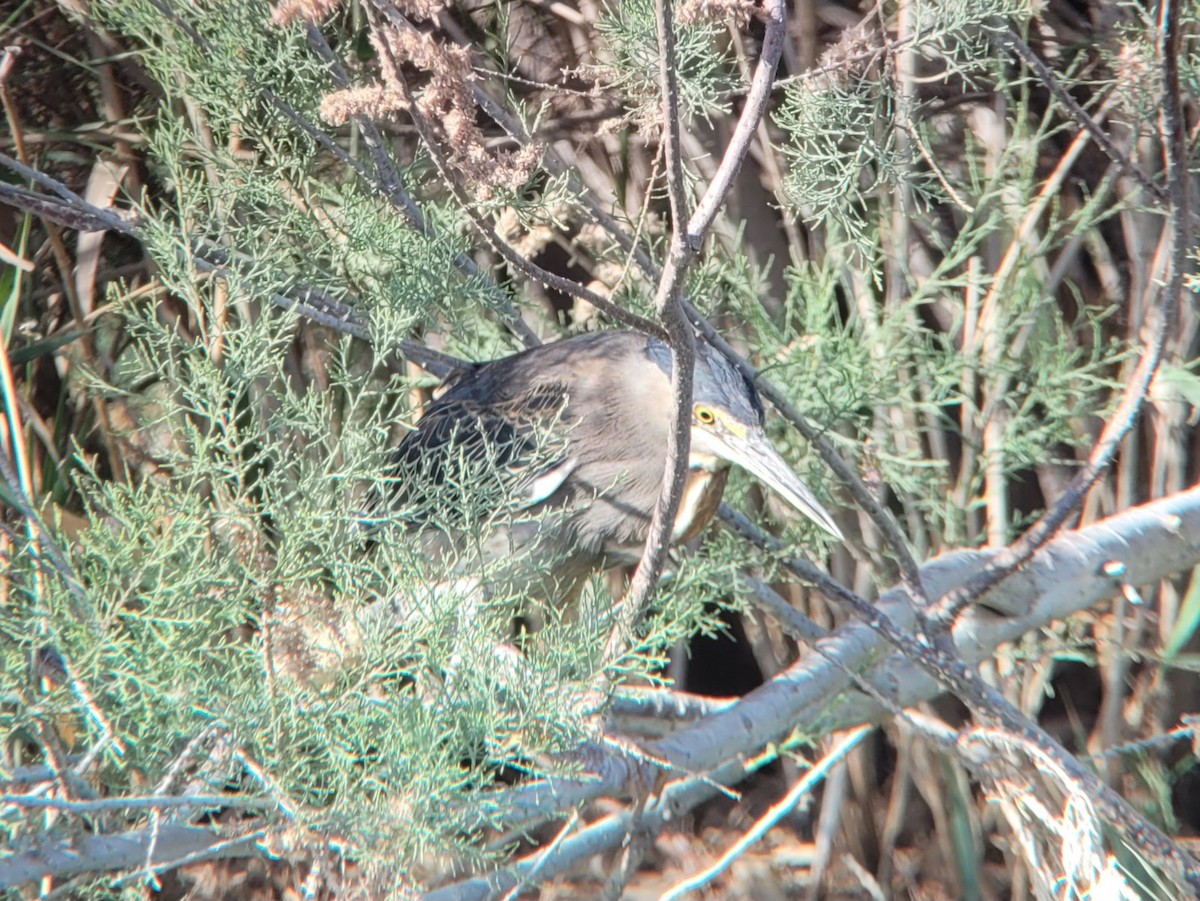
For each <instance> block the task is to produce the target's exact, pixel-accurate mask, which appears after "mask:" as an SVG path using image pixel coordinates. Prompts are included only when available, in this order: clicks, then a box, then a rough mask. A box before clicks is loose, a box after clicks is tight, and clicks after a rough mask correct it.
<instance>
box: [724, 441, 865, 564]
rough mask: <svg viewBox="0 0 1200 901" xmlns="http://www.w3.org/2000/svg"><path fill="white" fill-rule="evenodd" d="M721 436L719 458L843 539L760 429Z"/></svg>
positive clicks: (827, 514)
mask: <svg viewBox="0 0 1200 901" xmlns="http://www.w3.org/2000/svg"><path fill="white" fill-rule="evenodd" d="M721 439H722V440H721V442H720V444H721V452H720V455H721V456H722V457H724V458H725V459H726V460H728V461H729V462H730V463H736V464H737V465H738V466H740V467H742V469H744V470H746V471H747V472H749V473H750V474H751V475H753V476H755V477H756V478H757V479H759V480H761V481H762V482H763V483H764V484H766V485H767V486H768V487H769V488H771V490H772V491H774V492H775V493H776V494H778V495H779V496H780V497H782V498H783V499H784V500H785V501H787V502H788V503H789V504H791V505H792V506H793V507H795V508H796V509H797V510H799V511H800V512H801V513H803V514H804V515H805V516H807V517H808V518H809V519H811V520H812V521H813V522H815V523H816V524H817V525H819V526H820V527H821V528H822V529H824V530H825V531H826V532H828V533H829V534H830V535H833V536H834V537H835V538H837V539H838V540H839V541H845V540H846V539H845V537H844V536H843V535H842V531H841V529H839V528H838V527H837V523H835V522H834V521H833V517H832V516H830V515H829V512H828V511H827V510H826V509H825V508H824V507H822V506H821V504H820V503H819V502H818V501H817V499H816V498H815V497H814V496H813V493H812V492H811V491H809V490H808V486H806V485H805V484H804V483H803V482H801V481H800V479H799V478H798V477H797V476H796V474H795V473H794V472H792V469H791V467H790V466H788V464H787V461H786V460H784V459H783V457H781V456H779V452H778V451H777V450H775V448H774V447H772V446H771V442H770V441H769V440H768V439H767V434H766V432H764V431H763V430H762V429H760V428H751V429H748V430H747V431H746V433H745V435H744V436H734V435H730V434H728V433H726V434H724V435H722V436H721Z"/></svg>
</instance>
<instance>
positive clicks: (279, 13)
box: [271, 0, 342, 26]
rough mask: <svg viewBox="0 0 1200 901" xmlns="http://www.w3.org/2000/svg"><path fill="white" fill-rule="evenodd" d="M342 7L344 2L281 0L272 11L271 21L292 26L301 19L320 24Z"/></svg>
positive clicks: (329, 0)
mask: <svg viewBox="0 0 1200 901" xmlns="http://www.w3.org/2000/svg"><path fill="white" fill-rule="evenodd" d="M341 5H342V0H280V2H279V3H276V4H275V6H274V7H273V8H272V9H271V21H272V22H274V23H275V24H276V25H279V26H284V25H290V24H291V23H292V22H294V21H296V20H297V19H300V20H301V21H304V22H320V21H321V20H322V19H324V18H325V17H326V16H328V15H329V14H330V13H331V12H333V11H334V10H335V9H337V8H338V7H339V6H341Z"/></svg>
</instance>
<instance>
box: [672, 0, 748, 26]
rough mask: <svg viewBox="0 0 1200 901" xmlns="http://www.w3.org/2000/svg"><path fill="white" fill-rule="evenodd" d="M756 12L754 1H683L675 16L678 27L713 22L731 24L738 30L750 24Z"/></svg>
mask: <svg viewBox="0 0 1200 901" xmlns="http://www.w3.org/2000/svg"><path fill="white" fill-rule="evenodd" d="M757 12H758V6H757V5H756V4H755V3H754V0H685V2H684V3H683V5H682V6H680V7H679V12H678V13H676V15H675V20H676V21H677V22H678V23H679V24H680V25H697V24H699V23H701V22H714V23H716V24H718V25H723V24H725V23H726V22H733V24H734V25H736V26H737V27H738V28H739V29H742V28H745V27H746V26H747V25H749V24H750V20H751V19H752V18H754V15H755V13H757Z"/></svg>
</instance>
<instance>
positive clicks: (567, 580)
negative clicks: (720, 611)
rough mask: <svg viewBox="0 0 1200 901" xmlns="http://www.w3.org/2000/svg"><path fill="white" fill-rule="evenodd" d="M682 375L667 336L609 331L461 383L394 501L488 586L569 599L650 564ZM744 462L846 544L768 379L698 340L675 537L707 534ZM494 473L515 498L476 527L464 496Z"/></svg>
mask: <svg viewBox="0 0 1200 901" xmlns="http://www.w3.org/2000/svg"><path fill="white" fill-rule="evenodd" d="M670 371H671V355H670V351H669V349H668V347H667V345H666V344H664V343H663V342H662V341H660V340H658V339H656V338H653V337H649V336H647V335H643V334H640V333H637V332H629V331H605V332H598V333H592V334H587V335H581V336H579V337H575V338H569V339H566V340H563V341H558V342H556V343H553V344H547V345H543V346H541V347H537V348H533V349H530V350H525V351H522V352H520V353H517V354H514V355H512V356H509V357H503V358H501V359H498V360H493V361H491V362H487V363H479V364H475V365H472V366H470V367H468V368H466V369H465V370H464V371H462V372H461V373H459V374H457V375H456V376H455V377H454V378H453V379H452V380H451V381H450V383H449V387H448V389H447V390H446V392H445V393H444V394H443V395H442V396H441V397H439V398H438V399H437V400H435V401H434V402H433V403H432V404H430V406H429V407H428V409H427V410H426V411H425V414H424V416H423V417H422V418H421V420H420V422H419V424H418V426H417V428H416V430H415V431H413V432H410V433H409V434H408V435H407V436H406V437H405V439H404V440H403V442H402V443H401V444H400V447H399V448H398V450H397V452H396V470H395V476H396V484H397V488H396V500H397V501H398V503H399V505H400V506H401V507H404V508H406V509H407V511H408V512H407V513H405V514H403V515H405V516H410V517H412V518H414V519H415V520H416V521H417V522H418V523H419V524H420V527H421V528H420V530H419V534H420V536H421V539H420V540H421V541H422V550H423V552H425V553H427V554H429V555H430V556H432V557H435V558H440V559H451V558H452V559H454V560H456V561H460V562H459V563H458V564H457V565H458V567H459V568H460V569H461V568H462V565H463V563H464V562H465V563H466V564H467V565H469V566H472V567H478V566H479V564H483V565H484V566H486V567H488V568H490V570H491V572H492V575H491V576H489V577H488V578H487V579H486V581H488V582H491V581H493V579H495V580H497V581H498V580H501V579H502V580H503V581H504V582H505V585H506V587H508V588H510V589H512V590H515V591H518V592H525V593H532V594H533V595H535V596H538V597H542V598H557V599H560V600H561V599H563V598H565V597H567V596H569V595H570V594H571V593H572V592H573V590H574V589H575V588H577V587H578V586H579V585H580V584H581V582H582V580H583V579H584V578H586V577H587V576H588V575H590V574H591V573H593V572H595V571H596V570H598V569H601V568H607V567H609V566H613V565H618V564H632V563H636V562H637V560H638V559H639V557H640V555H641V552H642V546H643V544H644V543H645V540H646V535H647V532H648V530H649V526H650V518H651V516H652V514H653V511H654V504H655V501H656V500H657V498H658V494H659V491H660V488H661V486H662V479H663V472H664V469H665V464H666V456H667V433H668V430H669V429H670V427H671V423H670V421H669V420H670V409H671V388H670ZM730 464H737V465H738V466H741V467H742V468H743V469H745V470H747V471H749V472H750V473H751V474H753V475H754V476H756V477H757V478H758V479H760V480H761V481H762V482H764V483H765V484H766V485H768V486H769V487H770V488H772V489H773V490H774V491H776V492H777V493H778V494H779V495H780V496H782V497H783V498H784V499H785V500H786V501H788V503H790V504H791V505H792V506H793V507H795V508H796V509H797V510H798V511H800V512H801V513H803V514H804V515H805V516H807V517H809V518H810V519H812V520H813V521H814V522H816V523H817V524H818V525H820V526H821V527H822V528H823V529H825V530H826V531H827V532H829V533H830V534H832V535H834V536H836V537H838V538H839V539H840V538H841V537H842V535H841V532H840V531H839V530H838V527H837V525H836V524H835V523H834V521H833V519H832V517H830V515H829V513H827V512H826V511H825V509H824V508H823V507H822V506H821V504H820V503H818V501H817V499H816V498H815V497H814V496H813V494H812V492H811V491H809V489H808V488H807V487H806V486H805V485H804V483H803V482H801V481H800V479H799V478H797V476H796V475H795V474H794V473H793V472H792V471H791V469H790V468H789V467H788V465H787V463H786V462H785V461H784V459H783V458H782V457H781V456H780V455H779V453H778V452H777V451H776V450H775V449H774V447H772V446H771V443H770V441H769V440H768V439H767V436H766V433H765V432H764V431H763V408H762V403H761V402H760V400H759V397H758V392H757V391H756V390H755V388H754V386H753V385H752V384H751V383H750V382H749V381H748V380H747V379H746V378H745V377H744V376H743V375H742V373H741V372H739V371H738V370H737V369H735V368H734V367H733V366H732V365H731V364H730V363H729V362H728V361H727V360H726V359H725V358H724V357H723V356H722V355H721V354H720V353H719V352H718V351H716V350H715V349H713V348H712V347H710V346H709V345H708V344H706V343H704V342H703V341H699V342H697V347H696V366H695V386H694V390H693V402H692V430H691V453H690V456H689V460H688V476H687V482H686V486H685V489H684V493H683V498H682V501H681V503H680V506H679V512H678V515H677V516H676V519H675V525H674V530H673V534H672V541H673V542H681V541H688V540H690V539H692V538H694V537H696V536H697V535H698V534H699V533H700V531H701V530H702V529H703V528H704V526H705V525H706V524H707V523H708V521H709V520H710V519H711V518H712V516H713V514H714V513H715V512H716V510H717V507H718V505H719V503H720V500H721V495H722V493H723V492H724V490H725V482H726V479H727V478H728V474H729V466H730ZM472 466H474V467H475V468H474V474H475V477H474V479H473V478H472V477H470V476H469V475H468V472H469V471H471V467H472ZM485 472H486V473H489V474H490V476H491V477H492V478H493V479H494V480H495V483H496V484H497V485H499V486H500V488H501V489H502V494H503V495H504V496H505V498H506V503H504V504H502V505H501V504H497V507H501V508H502V509H501V510H500V514H498V515H495V516H492V517H487V516H485V517H483V519H480V518H479V517H476V518H475V519H474V520H471V521H469V522H468V520H467V517H466V514H465V513H464V511H465V510H466V509H467V508H469V506H470V500H469V499H467V496H466V494H465V493H464V490H463V489H464V487H465V485H466V483H472V484H474V483H476V482H478V480H479V476H480V475H481V474H482V473H485Z"/></svg>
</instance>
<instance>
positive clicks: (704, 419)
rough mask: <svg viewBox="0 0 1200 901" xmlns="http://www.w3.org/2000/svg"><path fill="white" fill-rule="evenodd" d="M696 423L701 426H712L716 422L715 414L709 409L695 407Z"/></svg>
mask: <svg viewBox="0 0 1200 901" xmlns="http://www.w3.org/2000/svg"><path fill="white" fill-rule="evenodd" d="M696 421H697V422H698V423H700V424H701V425H712V424H713V423H714V422H716V421H717V414H716V413H714V412H713V411H712V409H711V408H709V407H704V406H697V407H696Z"/></svg>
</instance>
